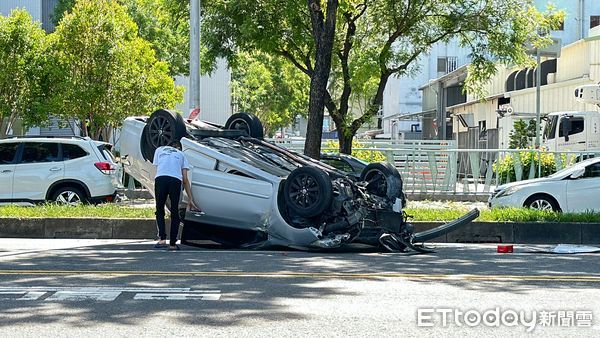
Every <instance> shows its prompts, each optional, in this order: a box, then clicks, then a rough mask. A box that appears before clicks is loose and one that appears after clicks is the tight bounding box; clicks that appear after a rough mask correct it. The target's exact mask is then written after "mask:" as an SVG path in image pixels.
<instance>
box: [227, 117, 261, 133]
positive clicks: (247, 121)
mask: <svg viewBox="0 0 600 338" xmlns="http://www.w3.org/2000/svg"><path fill="white" fill-rule="evenodd" d="M225 129H234V130H243V131H245V132H246V133H247V134H248V136H250V137H254V138H257V139H263V138H264V130H263V125H262V123H261V122H260V119H259V118H258V117H256V116H255V115H252V114H248V113H236V114H233V115H231V116H230V117H229V118H228V119H227V122H225Z"/></svg>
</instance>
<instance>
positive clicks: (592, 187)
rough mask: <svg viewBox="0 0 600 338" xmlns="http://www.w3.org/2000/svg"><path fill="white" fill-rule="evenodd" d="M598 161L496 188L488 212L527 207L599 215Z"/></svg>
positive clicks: (586, 162)
mask: <svg viewBox="0 0 600 338" xmlns="http://www.w3.org/2000/svg"><path fill="white" fill-rule="evenodd" d="M598 192H600V158H592V159H588V160H585V161H582V162H579V163H576V164H575V165H573V166H571V167H568V168H565V169H563V170H561V171H558V172H557V173H555V174H552V175H550V176H548V177H543V178H537V179H532V180H524V181H518V182H513V183H508V184H504V185H501V186H499V187H498V188H496V189H495V190H494V192H493V193H492V194H491V195H490V198H489V200H488V203H489V206H490V207H491V208H496V207H528V208H533V209H539V210H553V211H564V212H584V211H600V199H599V198H598Z"/></svg>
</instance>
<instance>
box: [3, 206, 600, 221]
mask: <svg viewBox="0 0 600 338" xmlns="http://www.w3.org/2000/svg"><path fill="white" fill-rule="evenodd" d="M469 210H470V209H469V208H468V207H464V206H458V205H452V207H451V208H407V209H405V211H406V213H407V214H408V215H410V216H412V220H413V221H423V222H435V221H439V222H447V221H451V220H454V219H457V218H459V217H460V216H462V215H464V214H465V213H467V212H468V211H469ZM480 213H481V214H480V216H479V218H478V219H477V221H481V222H562V223H566V222H574V223H600V213H599V212H584V213H555V212H550V211H538V210H532V209H525V208H502V209H492V210H489V209H483V210H480ZM0 217H1V218H149V219H152V218H154V208H148V207H132V206H123V205H116V204H110V203H109V204H101V205H97V206H95V205H80V206H63V205H56V204H41V205H36V206H16V205H7V206H0Z"/></svg>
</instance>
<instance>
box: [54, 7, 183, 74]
mask: <svg viewBox="0 0 600 338" xmlns="http://www.w3.org/2000/svg"><path fill="white" fill-rule="evenodd" d="M77 1H78V0H59V1H58V4H57V6H56V8H55V10H54V16H53V21H54V22H55V24H57V25H58V24H59V23H60V20H62V18H63V17H64V16H65V14H66V13H69V12H71V11H72V9H73V7H74V6H75V3H76V2H77ZM86 1H88V0H86ZM86 1H84V2H86ZM88 2H89V1H88ZM118 3H119V4H121V5H122V6H124V7H125V8H126V10H127V13H128V14H129V16H130V17H131V18H132V19H133V21H135V23H136V24H137V27H138V33H139V36H140V37H142V38H143V39H145V40H146V41H149V42H150V43H151V44H152V48H153V49H154V52H155V53H156V57H157V58H158V59H159V60H161V61H165V62H167V63H168V65H169V72H170V74H171V75H173V76H174V75H180V74H183V75H187V74H188V73H189V10H188V4H189V1H183V0H178V1H172V0H118Z"/></svg>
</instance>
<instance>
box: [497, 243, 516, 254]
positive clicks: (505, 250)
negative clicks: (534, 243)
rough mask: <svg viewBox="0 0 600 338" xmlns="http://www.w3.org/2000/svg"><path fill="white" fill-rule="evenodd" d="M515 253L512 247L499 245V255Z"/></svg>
mask: <svg viewBox="0 0 600 338" xmlns="http://www.w3.org/2000/svg"><path fill="white" fill-rule="evenodd" d="M510 252H513V246H512V245H498V253H510Z"/></svg>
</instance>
